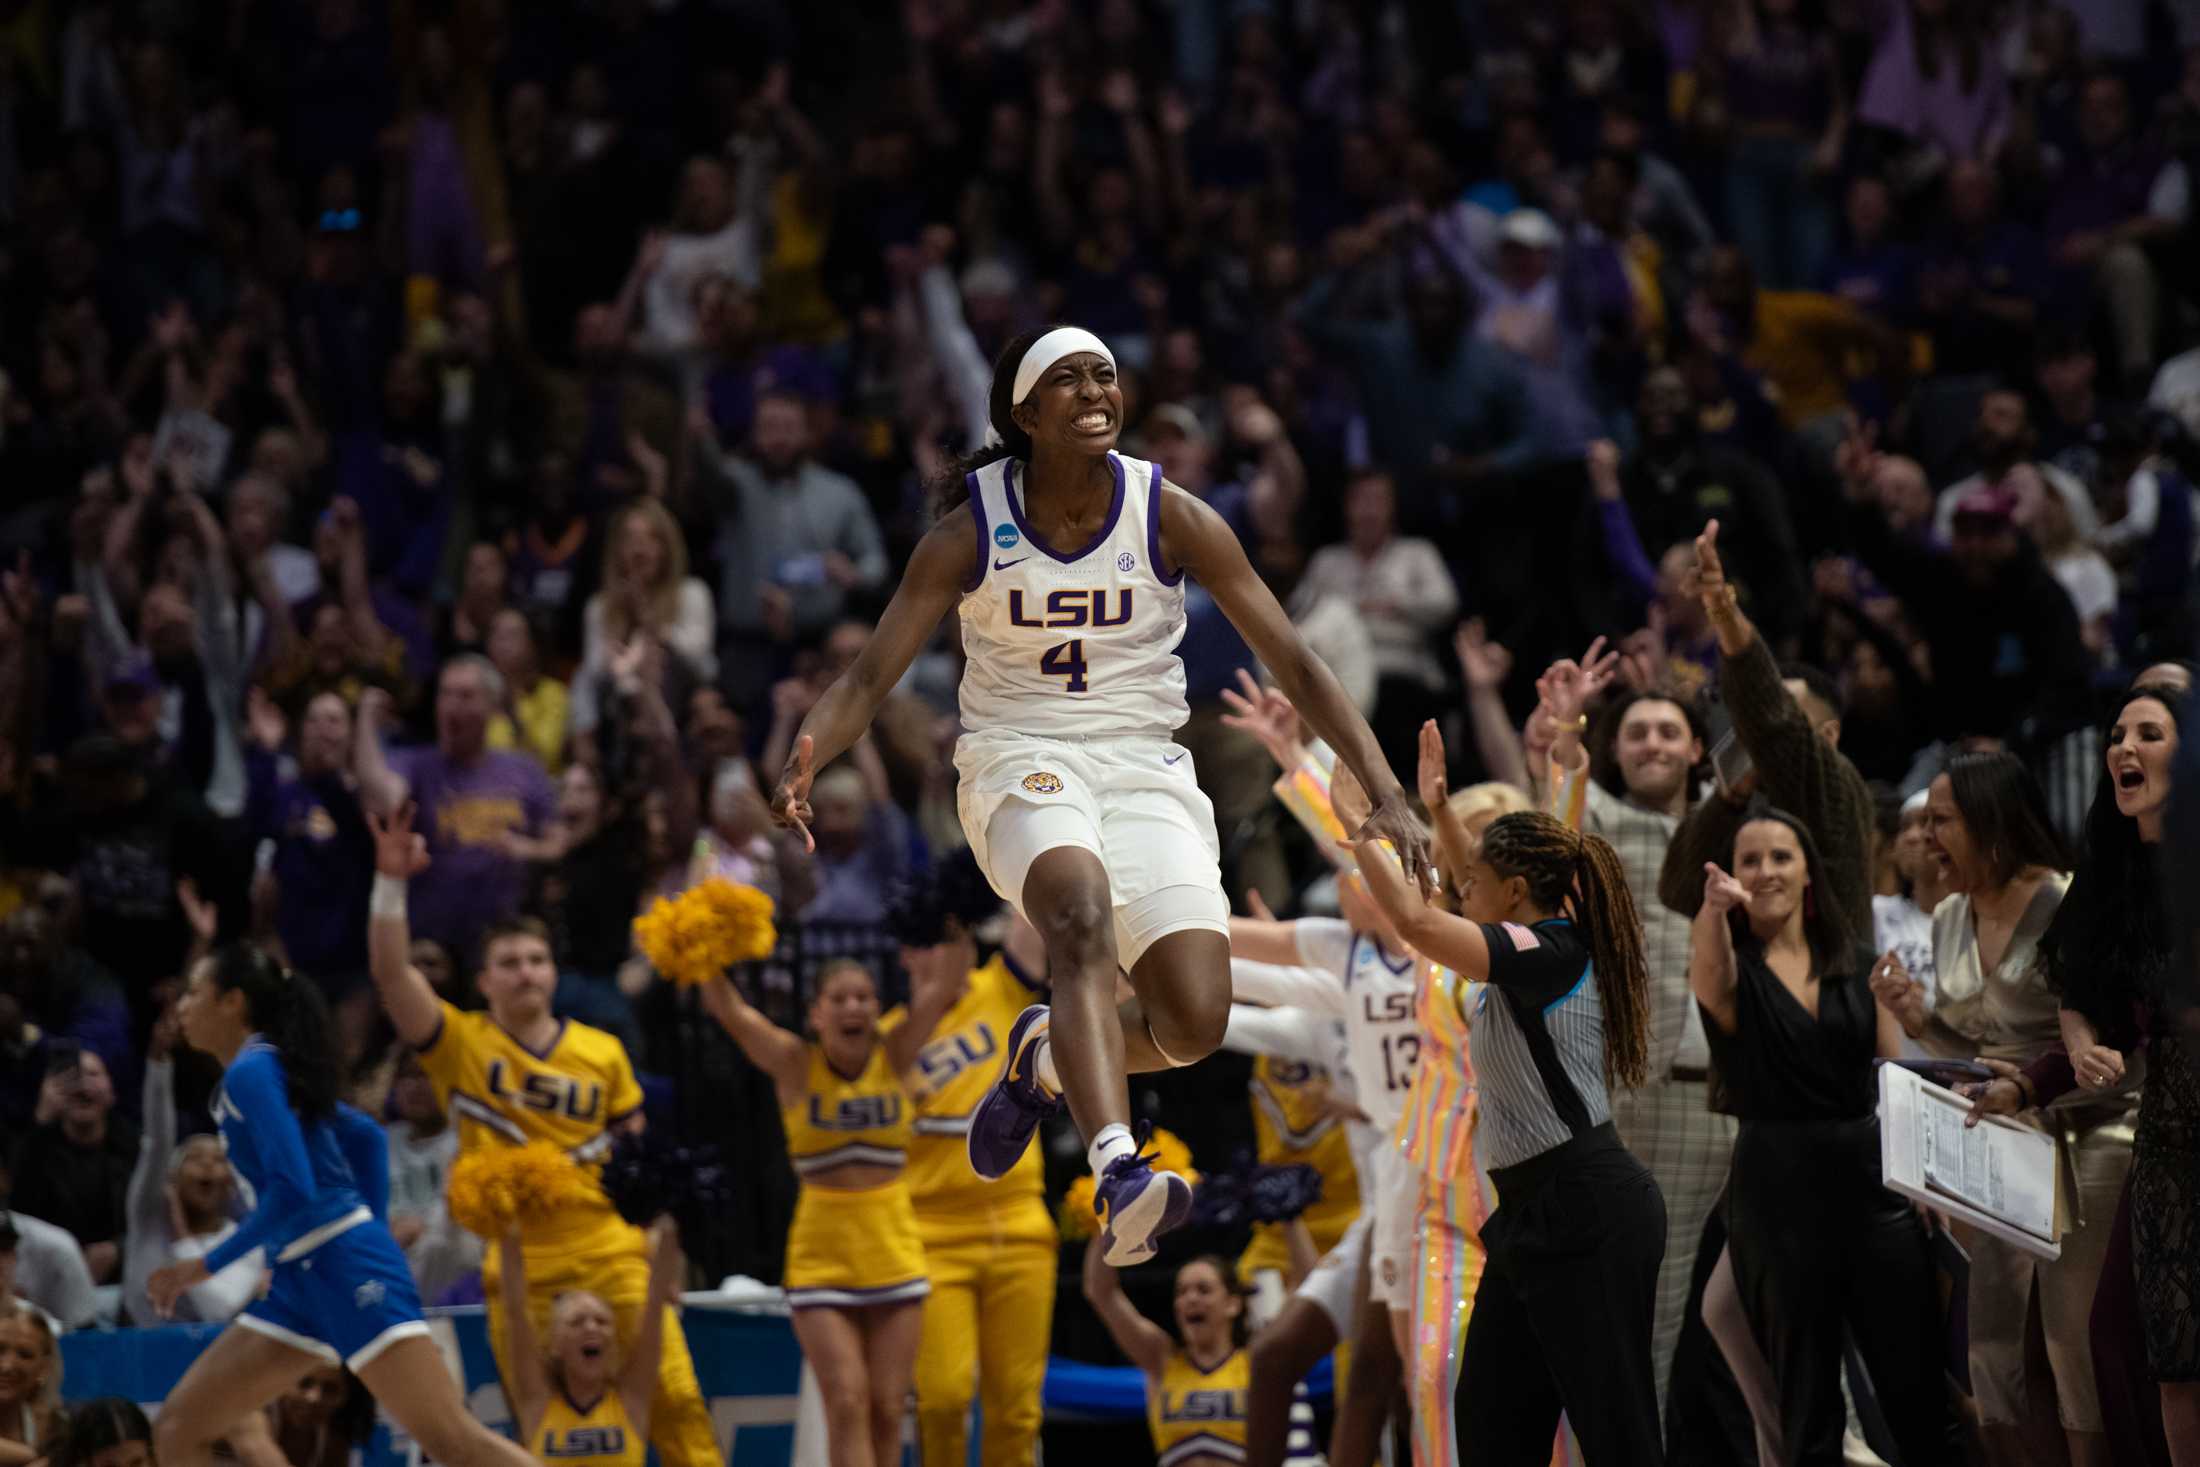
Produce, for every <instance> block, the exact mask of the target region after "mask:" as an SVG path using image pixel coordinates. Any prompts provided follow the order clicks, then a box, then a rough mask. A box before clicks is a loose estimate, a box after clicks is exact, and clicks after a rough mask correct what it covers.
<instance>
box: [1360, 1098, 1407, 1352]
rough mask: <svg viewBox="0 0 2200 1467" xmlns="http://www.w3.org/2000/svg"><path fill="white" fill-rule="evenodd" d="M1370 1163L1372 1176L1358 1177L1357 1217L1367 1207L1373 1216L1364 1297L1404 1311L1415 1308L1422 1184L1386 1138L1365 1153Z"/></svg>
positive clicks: (1402, 1155) (1401, 1152)
mask: <svg viewBox="0 0 2200 1467" xmlns="http://www.w3.org/2000/svg"><path fill="white" fill-rule="evenodd" d="M1368 1163H1369V1168H1370V1170H1372V1171H1373V1173H1374V1175H1373V1176H1362V1177H1361V1178H1360V1197H1361V1201H1362V1208H1361V1215H1362V1216H1365V1215H1366V1213H1367V1209H1368V1207H1369V1206H1370V1205H1372V1207H1373V1210H1374V1213H1375V1232H1374V1236H1373V1237H1372V1238H1371V1239H1370V1240H1369V1243H1368V1262H1367V1274H1368V1284H1367V1294H1368V1297H1369V1298H1370V1299H1373V1300H1374V1301H1375V1302H1376V1303H1378V1304H1386V1305H1388V1306H1390V1307H1391V1308H1393V1309H1405V1308H1408V1307H1410V1306H1411V1305H1412V1303H1413V1254H1414V1249H1415V1246H1416V1245H1415V1241H1414V1236H1415V1232H1416V1223H1417V1219H1418V1214H1419V1212H1420V1207H1421V1179H1420V1177H1419V1175H1418V1174H1417V1173H1416V1172H1415V1170H1414V1168H1413V1165H1412V1164H1411V1163H1410V1162H1408V1161H1407V1160H1406V1154H1405V1153H1404V1152H1403V1151H1400V1150H1399V1149H1398V1146H1397V1142H1396V1141H1395V1139H1393V1138H1391V1137H1388V1136H1386V1137H1384V1138H1383V1142H1382V1144H1381V1145H1380V1146H1377V1147H1375V1148H1374V1150H1372V1151H1371V1152H1369V1153H1368Z"/></svg>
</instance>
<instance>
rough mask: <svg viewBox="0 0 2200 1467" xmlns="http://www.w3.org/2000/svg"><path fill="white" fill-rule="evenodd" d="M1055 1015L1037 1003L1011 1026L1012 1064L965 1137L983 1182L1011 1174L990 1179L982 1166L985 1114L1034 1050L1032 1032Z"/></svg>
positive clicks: (973, 1117) (966, 1152)
mask: <svg viewBox="0 0 2200 1467" xmlns="http://www.w3.org/2000/svg"><path fill="white" fill-rule="evenodd" d="M1052 1013H1053V1011H1052V1010H1051V1009H1049V1008H1048V1007H1047V1005H1045V1004H1043V1003H1035V1004H1032V1005H1030V1006H1029V1007H1027V1008H1026V1009H1025V1010H1024V1011H1023V1012H1022V1013H1020V1014H1018V1015H1017V1016H1016V1022H1015V1023H1013V1024H1011V1025H1009V1028H1008V1043H1007V1046H1006V1048H1007V1050H1008V1063H1007V1064H1005V1065H1003V1066H1002V1067H1001V1078H1000V1079H998V1080H995V1081H994V1082H993V1087H992V1089H990V1090H988V1091H986V1093H985V1097H984V1098H983V1099H982V1100H980V1101H979V1102H978V1108H977V1110H976V1111H975V1112H973V1113H972V1115H971V1117H970V1130H969V1132H968V1134H966V1135H965V1136H964V1137H963V1159H964V1160H965V1161H968V1162H969V1163H970V1170H971V1171H972V1172H974V1173H975V1174H976V1175H977V1177H978V1179H979V1180H980V1181H983V1182H998V1181H999V1180H1000V1179H1001V1177H1005V1176H1007V1175H1008V1172H1007V1171H1003V1172H1001V1173H1000V1174H999V1175H998V1176H988V1175H987V1174H986V1171H985V1169H984V1168H983V1167H981V1166H979V1165H978V1153H977V1152H976V1150H975V1149H974V1148H975V1147H976V1146H977V1144H978V1136H979V1133H980V1131H981V1130H982V1129H983V1127H982V1126H981V1125H980V1119H981V1117H982V1116H983V1114H984V1112H985V1111H986V1110H987V1109H988V1108H989V1107H990V1106H992V1104H993V1103H994V1099H995V1097H996V1095H997V1094H999V1092H1001V1091H1002V1090H1003V1089H1004V1088H1005V1087H1006V1086H1007V1085H1008V1079H1009V1075H1010V1074H1011V1073H1012V1072H1013V1071H1015V1069H1016V1067H1017V1061H1018V1060H1020V1059H1021V1058H1022V1057H1023V1053H1024V1051H1025V1050H1026V1049H1027V1048H1029V1047H1030V1043H1031V1031H1032V1029H1033V1028H1034V1027H1036V1026H1037V1025H1038V1024H1040V1023H1042V1022H1045V1021H1047V1020H1049V1019H1050V1018H1051V1016H1052ZM1049 1027H1050V1028H1051V1027H1052V1025H1051V1024H1049ZM1001 1098H1002V1103H1003V1104H1008V1105H1013V1104H1015V1102H1014V1101H1011V1100H1008V1099H1007V1098H1006V1097H1005V1096H1003V1097H1001ZM1025 1144H1026V1145H1027V1146H1028V1145H1029V1144H1030V1143H1029V1142H1028V1141H1027V1142H1026V1143H1025ZM1022 1159H1023V1158H1022V1157H1021V1156H1020V1155H1019V1156H1018V1157H1017V1161H1021V1160H1022ZM1015 1164H1016V1163H1015V1162H1010V1163H1009V1167H1010V1168H1011V1169H1013V1168H1014V1167H1015Z"/></svg>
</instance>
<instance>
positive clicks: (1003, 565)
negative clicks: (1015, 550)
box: [993, 555, 1031, 570]
mask: <svg viewBox="0 0 2200 1467" xmlns="http://www.w3.org/2000/svg"><path fill="white" fill-rule="evenodd" d="M1029 559H1031V557H1030V556H1028V555H1019V556H1017V557H1016V558H1015V559H1014V560H996V561H994V562H993V568H994V569H995V570H1007V569H1008V568H1009V567H1010V566H1012V565H1022V564H1023V563H1024V562H1025V561H1027V560H1029Z"/></svg>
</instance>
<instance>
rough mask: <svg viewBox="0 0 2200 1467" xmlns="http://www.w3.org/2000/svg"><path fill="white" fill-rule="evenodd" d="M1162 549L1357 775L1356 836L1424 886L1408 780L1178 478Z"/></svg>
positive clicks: (1224, 530) (1169, 487) (1423, 839)
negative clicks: (1386, 846) (1383, 845)
mask: <svg viewBox="0 0 2200 1467" xmlns="http://www.w3.org/2000/svg"><path fill="white" fill-rule="evenodd" d="M1161 552H1162V555H1163V556H1164V557H1165V558H1166V559H1167V560H1168V561H1169V562H1170V563H1171V564H1173V565H1176V566H1178V567H1179V568H1181V569H1183V570H1185V571H1188V572H1190V573H1191V574H1192V575H1194V576H1196V577H1198V578H1199V583H1200V584H1201V585H1202V586H1205V587H1206V588H1207V594H1209V595H1210V596H1212V597H1214V598H1215V605H1217V606H1219V607H1220V608H1222V614H1223V615H1224V616H1226V617H1228V618H1229V619H1230V624H1231V625H1232V626H1234V627H1236V628H1237V630H1238V635H1240V636H1242V637H1243V638H1245V642H1246V645H1247V646H1249V647H1251V648H1252V649H1253V654H1254V655H1255V656H1257V657H1258V658H1260V660H1261V662H1262V663H1264V664H1265V665H1266V666H1267V668H1268V671H1269V673H1270V674H1271V675H1272V676H1273V677H1274V678H1275V680H1276V686H1277V687H1279V688H1281V689H1283V695H1284V696H1285V697H1286V698H1288V699H1290V700H1291V706H1292V707H1294V708H1296V709H1298V710H1299V715H1300V717H1302V718H1304V719H1305V720H1306V722H1307V723H1308V724H1309V725H1311V726H1312V728H1313V730H1314V732H1315V733H1317V734H1319V735H1320V736H1321V737H1322V738H1323V739H1324V740H1326V741H1327V742H1328V744H1329V747H1331V748H1332V749H1335V750H1336V751H1337V757H1338V758H1340V759H1342V760H1343V761H1344V762H1345V766H1346V767H1347V768H1349V769H1350V770H1351V771H1352V772H1353V773H1354V774H1355V775H1357V776H1359V780H1360V785H1361V787H1362V788H1363V789H1365V790H1366V791H1367V793H1368V798H1369V800H1370V801H1371V802H1372V804H1373V807H1374V808H1373V810H1372V811H1371V812H1370V814H1369V815H1368V818H1367V823H1366V824H1365V825H1364V826H1363V827H1362V828H1361V829H1360V831H1358V832H1356V833H1355V835H1356V838H1357V837H1358V836H1369V837H1380V838H1382V839H1384V840H1387V841H1389V842H1390V843H1391V845H1392V846H1393V847H1395V848H1396V850H1397V852H1398V860H1399V862H1400V863H1401V864H1402V865H1403V866H1404V867H1405V873H1406V877H1407V879H1408V880H1410V881H1412V882H1413V883H1414V884H1415V885H1416V886H1421V887H1424V888H1425V887H1426V885H1427V882H1428V880H1429V876H1430V870H1429V850H1428V832H1427V831H1426V830H1424V829H1423V828H1422V826H1421V822H1420V821H1419V820H1418V819H1417V818H1416V817H1415V816H1414V814H1413V809H1412V806H1411V804H1410V802H1409V801H1408V799H1407V796H1406V791H1405V787H1404V786H1403V785H1401V784H1399V783H1398V777H1397V776H1396V775H1395V774H1393V773H1392V772H1391V769H1390V765H1389V763H1388V762H1386V761H1385V760H1384V758H1383V751H1382V748H1381V746H1380V745H1378V744H1377V743H1376V742H1375V731H1374V730H1373V729H1371V728H1369V727H1368V726H1367V720H1366V719H1365V718H1363V717H1361V715H1360V710H1359V708H1358V706H1357V705H1355V704H1354V703H1353V701H1352V699H1351V697H1350V696H1349V695H1348V694H1347V693H1346V692H1345V690H1344V687H1343V686H1342V685H1341V684H1340V683H1339V682H1338V681H1337V677H1336V674H1335V673H1332V672H1331V671H1330V670H1329V668H1328V667H1327V665H1325V664H1324V663H1323V662H1322V660H1321V659H1320V658H1319V657H1316V656H1315V655H1314V651H1313V649H1312V648H1311V647H1308V646H1307V645H1306V639H1305V638H1304V637H1301V636H1300V635H1299V630H1298V628H1297V627H1295V626H1293V625H1292V624H1291V618H1290V617H1288V616H1286V615H1285V614H1284V610H1283V607H1282V605H1281V604H1279V603H1278V602H1277V600H1276V597H1275V593H1274V592H1272V591H1270V590H1269V589H1268V583H1267V582H1265V581H1263V580H1262V579H1261V578H1260V576H1259V575H1258V574H1257V573H1256V572H1255V571H1254V570H1253V566H1252V563H1251V562H1250V561H1248V560H1247V559H1246V558H1245V547H1244V546H1242V545H1240V544H1238V541H1237V536H1235V535H1233V534H1232V533H1230V527H1229V526H1228V525H1227V524H1225V523H1224V522H1223V519H1222V516H1221V515H1218V514H1216V513H1215V512H1214V511H1213V510H1212V509H1209V508H1208V507H1207V506H1206V505H1205V504H1203V503H1202V502H1200V501H1199V500H1198V499H1196V498H1194V497H1193V496H1191V495H1189V494H1187V493H1185V492H1184V491H1183V490H1182V489H1179V488H1177V487H1176V486H1175V485H1173V484H1165V485H1163V486H1162V500H1161ZM1155 569H1156V570H1158V569H1159V567H1155Z"/></svg>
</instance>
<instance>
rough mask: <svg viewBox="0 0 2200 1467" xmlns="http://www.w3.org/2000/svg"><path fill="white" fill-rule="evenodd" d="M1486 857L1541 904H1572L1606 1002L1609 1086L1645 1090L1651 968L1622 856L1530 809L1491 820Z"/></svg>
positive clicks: (1485, 835)
mask: <svg viewBox="0 0 2200 1467" xmlns="http://www.w3.org/2000/svg"><path fill="white" fill-rule="evenodd" d="M1482 859H1483V860H1484V861H1486V862H1488V863H1489V866H1490V869H1491V870H1493V871H1495V872H1496V873H1497V874H1498V875H1500V876H1518V877H1520V878H1522V879H1523V880H1525V881H1526V882H1527V883H1528V896H1529V897H1530V899H1532V900H1533V901H1534V902H1535V904H1536V905H1537V906H1539V907H1542V908H1544V909H1546V910H1548V911H1553V912H1555V911H1560V910H1563V909H1565V908H1566V907H1569V906H1571V907H1572V909H1573V915H1574V920H1575V922H1577V923H1578V924H1579V925H1580V926H1581V928H1582V930H1583V932H1584V933H1585V934H1586V936H1587V937H1588V939H1589V962H1590V966H1591V967H1593V968H1594V969H1595V970H1596V975H1597V995H1598V997H1599V998H1601V999H1602V1000H1603V1003H1604V1083H1605V1084H1607V1085H1618V1086H1623V1087H1632V1086H1636V1085H1640V1084H1641V1083H1642V1082H1643V1080H1644V1079H1645V1078H1646V1077H1647V1075H1648V1073H1649V1058H1650V967H1649V963H1648V962H1647V961H1646V960H1645V959H1644V957H1643V953H1642V919H1641V918H1640V917H1639V916H1637V915H1636V912H1635V899H1634V896H1633V895H1632V894H1631V893H1630V892H1629V891H1628V889H1627V873H1626V871H1625V869H1624V868H1622V867H1621V865H1620V863H1619V853H1618V852H1617V851H1615V850H1613V849H1612V847H1611V844H1610V843H1609V842H1608V841H1606V840H1605V839H1604V838H1603V837H1601V836H1595V835H1583V834H1582V833H1580V832H1579V831H1576V830H1573V829H1571V828H1569V827H1568V826H1566V825H1565V824H1564V823H1562V822H1560V821H1558V820H1555V819H1553V818H1552V817H1551V816H1549V815H1546V814H1544V813H1542V812H1541V811H1529V812H1527V813H1525V814H1515V815H1500V816H1499V817H1498V818H1497V819H1495V820H1493V821H1491V822H1490V827H1489V829H1488V830H1485V831H1484V832H1482Z"/></svg>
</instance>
